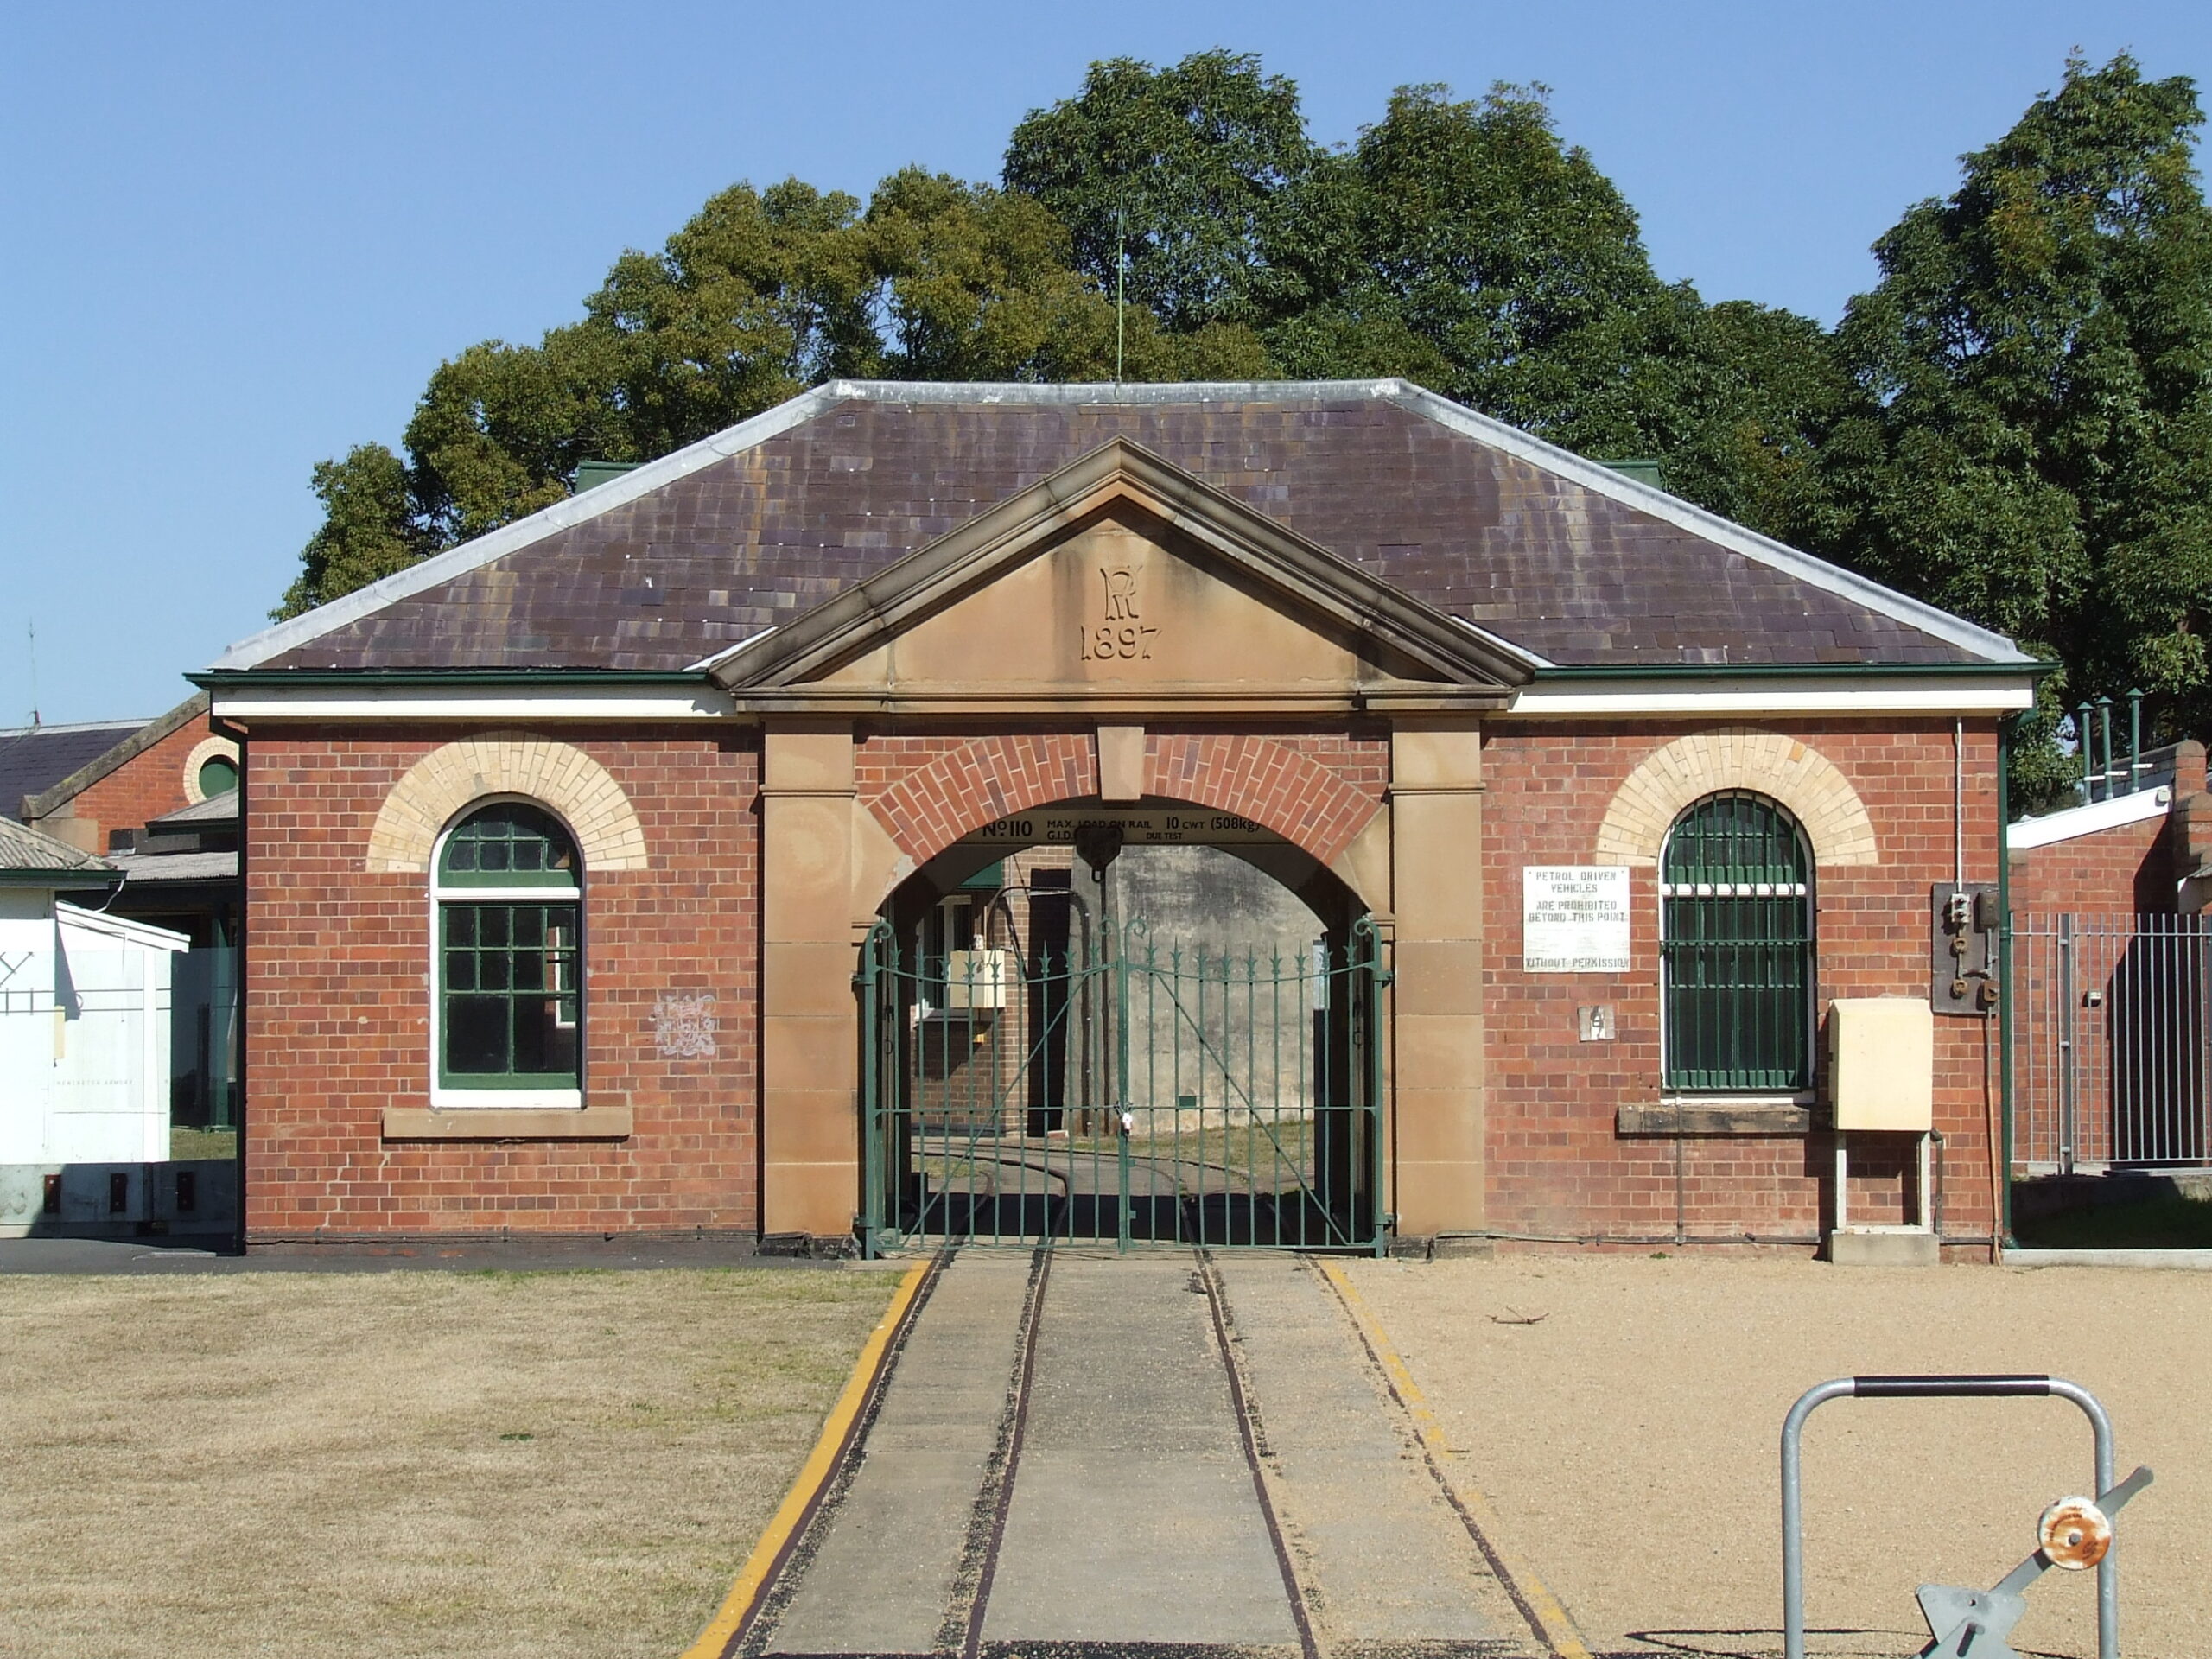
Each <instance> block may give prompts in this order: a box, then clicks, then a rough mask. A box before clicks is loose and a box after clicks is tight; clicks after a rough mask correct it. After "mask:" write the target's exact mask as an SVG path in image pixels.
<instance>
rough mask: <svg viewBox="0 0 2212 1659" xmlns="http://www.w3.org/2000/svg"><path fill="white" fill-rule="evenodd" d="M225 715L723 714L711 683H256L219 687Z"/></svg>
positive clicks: (728, 706)
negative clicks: (241, 687) (248, 686)
mask: <svg viewBox="0 0 2212 1659" xmlns="http://www.w3.org/2000/svg"><path fill="white" fill-rule="evenodd" d="M214 713H215V715H216V717H217V718H219V719H222V720H628V721H639V720H676V721H693V720H728V719H729V718H730V717H731V716H732V715H734V714H735V713H736V705H735V704H734V703H733V702H731V700H730V696H729V694H728V692H726V691H723V690H720V689H719V688H717V687H715V686H711V685H701V686H696V687H692V686H664V685H636V686H620V685H610V686H603V687H595V688H594V687H579V688H577V689H575V690H563V689H560V688H556V687H551V686H549V687H546V688H545V689H543V690H534V689H532V688H531V687H528V686H509V685H486V686H460V685H456V686H435V685H390V686H378V685H365V686H359V687H351V686H332V685H302V686H297V687H294V686H285V685H257V686H254V687H251V689H244V690H238V691H229V692H226V691H217V692H216V693H215V699H214Z"/></svg>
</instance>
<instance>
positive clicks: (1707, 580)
mask: <svg viewBox="0 0 2212 1659" xmlns="http://www.w3.org/2000/svg"><path fill="white" fill-rule="evenodd" d="M1115 436H1122V437H1127V438H1128V439H1130V440H1131V441H1133V442H1136V443H1139V444H1141V445H1142V446H1144V447H1145V448H1147V449H1150V450H1152V451H1154V453H1156V454H1160V455H1161V456H1162V457H1164V458H1165V459H1166V460H1167V461H1170V462H1172V463H1173V464H1174V465H1176V466H1179V467H1183V468H1185V470H1187V471H1189V472H1191V473H1192V474H1196V475H1197V476H1198V477H1199V478H1201V479H1204V480H1206V481H1207V482H1209V483H1211V484H1212V485H1214V486H1216V487H1217V488H1220V489H1222V490H1224V492H1226V493H1228V494H1230V495H1231V496H1234V497H1236V498H1237V499H1240V500H1242V501H1243V502H1245V503H1246V504H1247V505H1249V506H1251V507H1252V508H1253V509H1255V511H1257V512H1262V513H1264V514H1266V515H1268V517H1271V518H1274V519H1276V520H1277V521H1279V522H1281V523H1282V524H1287V526H1289V527H1290V528H1291V529H1293V530H1294V531H1297V532H1299V533H1300V535H1303V536H1305V537H1307V538H1309V539H1310V540H1312V541H1314V542H1316V543H1319V544H1320V545H1321V546H1323V547H1325V548H1327V549H1329V550H1332V552H1335V553H1337V554H1338V556H1341V557H1344V558H1345V559H1347V560H1350V561H1351V562H1352V563H1356V564H1358V565H1360V566H1362V567H1363V568H1365V569H1369V570H1370V571H1372V572H1374V573H1376V574H1377V575H1380V576H1382V577H1383V579H1384V580H1385V581H1387V582H1390V583H1391V584H1392V585H1394V586H1395V587H1396V588H1400V589H1401V590H1402V591H1404V592H1406V593H1408V594H1411V595H1413V596H1414V597H1416V598H1418V599H1421V600H1423V601H1427V603H1429V604H1432V605H1433V606H1436V607H1439V608H1440V609H1443V610H1446V611H1449V612H1452V613H1456V614H1459V615H1462V616H1465V617H1467V618H1469V619H1470V620H1477V621H1479V622H1481V623H1482V624H1483V626H1485V627H1487V628H1489V629H1491V631H1493V632H1497V633H1499V634H1502V635H1503V636H1504V637H1505V638H1507V639H1510V640H1512V641H1513V642H1515V643H1516V644H1517V645H1522V646H1524V647H1526V648H1527V649H1529V650H1530V651H1533V652H1537V653H1539V654H1540V655H1541V656H1543V657H1546V658H1549V659H1550V660H1552V661H1553V662H1554V663H1558V664H1562V665H1580V664H1592V665H1599V664H1614V665H1627V664H1638V663H1680V662H1726V663H1730V664H1768V663H1825V662H1836V663H1885V664H1945V663H1957V662H1968V661H1973V660H1975V658H1974V657H1973V655H1972V654H1971V653H1970V652H1967V651H1966V650H1965V649H1964V648H1963V647H1961V646H1960V645H1955V644H1953V643H1951V642H1950V641H1948V640H1945V639H1940V638H1938V637H1936V635H1933V634H1930V633H1928V632H1923V631H1922V630H1920V629H1918V628H1916V627H1914V626H1911V625H1910V623H1908V622H1905V621H1904V620H1898V619H1897V618H1893V617H1890V616H1885V615H1883V614H1880V613H1878V612H1875V611H1873V610H1871V609H1869V608H1867V607H1866V606H1864V605H1862V604H1860V603H1859V602H1857V601H1854V600H1853V599H1852V598H1850V597H1848V596H1847V595H1844V594H1836V593H1833V592H1830V591H1827V589H1825V588H1821V587H1818V586H1815V584H1813V583H1811V582H1807V581H1805V580H1803V579H1802V578H1800V577H1799V576H1797V575H1793V574H1791V573H1790V572H1789V571H1787V570H1783V569H1776V568H1773V567H1771V566H1769V565H1766V564H1764V563H1759V562H1758V561H1757V560H1754V559H1751V558H1750V557H1747V556H1745V555H1744V554H1743V553H1741V552H1738V551H1737V550H1733V549H1732V548H1728V547H1725V546H1722V545H1720V544H1719V543H1715V542H1713V541H1710V540H1707V539H1706V538H1705V537H1701V536H1700V535H1698V534H1697V533H1696V532H1694V531H1691V530H1688V529H1686V528H1684V527H1682V526H1681V525H1678V524H1672V523H1669V522H1667V521H1665V520H1663V519H1661V518H1656V517H1653V516H1651V515H1650V514H1649V513H1646V512H1643V511H1642V510H1640V509H1639V508H1637V506H1635V505H1631V504H1630V503H1626V502H1623V501H1620V500H1617V499H1613V498H1612V497H1611V496H1607V495H1605V494H1601V493H1599V492H1597V491H1595V490H1592V489H1591V488H1588V487H1586V486H1584V485H1582V484H1580V483H1579V482H1577V481H1575V480H1573V479H1571V478H1568V477H1566V476H1563V475H1560V474H1554V473H1552V472H1549V471H1547V470H1545V469H1544V468H1542V467H1537V466H1535V465H1534V464H1532V463H1531V462H1529V461H1525V460H1522V459H1521V458H1519V457H1518V456H1516V455H1514V454H1510V453H1508V452H1506V451H1504V450H1502V449H1498V448H1493V447H1491V445H1488V444H1485V443H1484V442H1480V441H1479V440H1478V439H1476V438H1474V437H1471V436H1469V435H1465V434H1464V433H1460V432H1457V431H1453V430H1450V429H1446V428H1444V427H1443V426H1440V424H1438V423H1436V422H1434V421H1432V420H1430V419H1427V417H1425V416H1422V415H1421V414H1420V413H1418V412H1416V411H1415V410H1409V409H1407V408H1405V407H1402V406H1401V405H1399V404H1395V403H1393V402H1390V401H1389V400H1387V399H1383V398H1379V397H1365V398H1363V397H1357V396H1354V395H1352V394H1351V393H1345V394H1344V395H1341V396H1334V397H1332V396H1313V397H1305V398H1302V399H1292V400H1288V401H1266V400H1254V401H1249V402H1234V401H1226V400H1213V401H1205V402H1197V401H1194V402H1192V403H1188V404H1181V403H1166V402H1152V403H1129V404H1113V403H1107V402H1100V403H1080V404H1078V403H1070V402H1058V403H1052V404H1022V403H1020V402H1016V401H1005V402H999V403H958V402H953V403H944V402H931V401H926V400H922V401H916V402H912V403H906V402H900V401H893V400H890V399H887V398H886V397H883V396H882V395H881V394H880V393H879V394H877V395H876V396H874V397H868V398H865V399H858V398H856V399H852V400H849V401H846V402H843V403H840V404H833V405H831V406H830V408H829V410H827V411H825V412H824V413H823V415H821V416H817V418H815V419H813V420H811V421H808V422H805V423H803V424H800V425H798V426H795V427H792V428H791V429H788V430H785V431H784V432H782V433H779V434H778V435H775V436H772V437H770V438H767V439H766V440H765V441H763V442H760V443H758V444H757V445H755V446H754V447H753V448H749V449H747V450H744V451H741V452H740V453H738V454H734V455H729V456H728V457H725V458H723V459H721V460H718V461H714V462H713V463H711V464H709V465H708V466H705V467H701V468H699V469H698V470H696V471H694V472H692V473H690V474H688V475H687V476H685V477H683V478H681V479H678V480H675V481H673V482H671V483H669V484H666V485H664V486H662V487H661V488H659V489H658V491H656V492H654V493H652V494H651V495H649V496H646V497H644V498H641V499H639V500H637V501H634V502H629V503H625V504H622V505H617V506H615V507H613V508H611V509H609V510H608V511H607V512H601V513H599V514H597V515H596V516H594V517H592V518H586V519H584V520H582V522H580V523H576V524H570V525H568V526H566V527H564V528H558V529H555V530H552V531H549V532H548V533H547V534H546V535H544V536H543V537H541V538H539V539H538V540H537V541H535V542H533V543H531V544H529V545H528V546H525V547H523V548H521V549H519V550H516V551H513V552H511V553H509V554H507V555H505V556H503V557H500V558H499V559H496V560H494V561H493V562H492V563H487V564H486V565H484V566H481V567H480V568H479V569H475V570H474V571H470V572H467V573H466V574H464V575H460V576H458V577H456V578H455V579H454V580H452V581H449V582H443V583H441V584H438V585H437V586H435V587H434V588H429V589H426V590H424V591H423V592H420V593H417V594H412V595H410V596H407V597H404V598H401V599H398V600H397V601H393V602H391V603H390V604H387V605H385V607H382V608H381V609H378V610H376V611H373V612H371V613H367V614H365V615H361V616H359V617H356V618H354V619H353V620H350V621H346V622H344V623H342V624H340V625H339V626H334V627H333V628H332V629H331V630H330V631H329V632H326V633H324V634H322V635H321V636H319V637H316V638H315V639H310V640H309V641H308V642H307V643H305V644H303V645H297V646H296V647H294V648H293V649H291V650H289V651H287V652H282V653H281V654H279V655H277V656H275V657H273V658H270V659H269V660H268V661H267V662H266V663H265V664H263V665H264V666H265V667H269V668H286V667H314V668H494V667H505V668H523V667H531V668H537V667H549V668H550V667H575V668H590V667H600V668H607V667H620V668H639V669H662V670H675V669H681V668H683V667H685V666H687V665H688V664H691V663H693V662H696V661H697V660H699V659H700V658H704V657H708V656H710V655H712V654H713V653H714V652H715V651H716V650H718V649H721V647H722V646H723V645H726V644H727V643H728V642H729V641H730V640H732V639H743V638H746V637H748V636H750V635H752V634H753V633H756V632H760V630H761V629H763V628H766V627H768V626H772V625H776V624H779V623H783V622H787V621H789V620H791V617H792V616H793V615H794V614H795V613H801V612H804V611H806V610H810V609H811V608H813V607H815V606H817V605H818V604H821V603H823V601H826V600H828V599H829V598H831V597H833V596H834V595H835V594H837V593H838V592H840V591H842V589H843V588H847V587H849V586H850V585H852V584H853V583H855V582H859V581H861V580H862V579H864V578H865V577H867V576H868V575H871V574H873V573H874V571H877V570H880V569H883V568H885V567H886V566H887V565H889V564H891V563H893V562H895V561H896V560H898V559H899V558H901V557H903V556H906V554H908V553H911V552H912V551H914V550H916V549H918V548H919V547H921V546H923V545H925V544H926V543H928V542H930V541H931V540H933V539H935V538H936V537H938V536H941V535H943V534H944V533H946V532H947V531H950V530H953V529H955V528H957V526H958V525H960V524H963V523H965V522H966V521H967V520H968V519H969V518H973V517H974V516H975V515H976V513H978V512H982V511H984V510H986V509H988V507H990V506H991V505H995V504H996V503H997V502H1000V501H1002V500H1004V499H1007V497H1008V496H1011V495H1013V494H1014V493H1017V492H1018V491H1020V490H1022V489H1024V488H1026V487H1027V486H1030V485H1032V484H1034V483H1035V482H1037V481H1038V480H1039V479H1042V478H1044V477H1046V476H1047V475H1048V474H1052V473H1053V472H1055V471H1057V470H1058V468H1060V467H1064V466H1065V465H1066V464H1067V463H1069V462H1070V461H1074V460H1075V459H1077V457H1079V456H1081V455H1083V454H1087V453H1088V452H1090V450H1092V449H1095V448H1097V447H1098V446H1099V445H1100V444H1102V443H1104V442H1107V441H1108V440H1109V438H1112V437H1115ZM648 577H650V579H651V585H650V587H648V586H647V580H646V579H647V578H648Z"/></svg>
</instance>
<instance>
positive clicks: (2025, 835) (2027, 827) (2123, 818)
mask: <svg viewBox="0 0 2212 1659" xmlns="http://www.w3.org/2000/svg"><path fill="white" fill-rule="evenodd" d="M2173 798H2174V792H2173V791H2171V789H2165V788H2159V789H2145V790H2139V791H2137V792H2136V793H2134V794H2133V795H2115V796H2113V798H2112V799H2110V800H2108V801H2091V802H2090V803H2089V804H2088V805H2086V806H2069V807H2068V808H2067V809H2066V810H2064V811H2063V812H2049V813H2045V814H2044V816H2043V817H2039V818H2022V819H2021V820H2020V821H2019V822H2018V823H2009V824H2007V825H2005V850H2006V851H2007V852H2012V853H2024V852H2026V851H2027V850H2028V849H2030V848H2031V847H2048V846H2050V845H2051V844H2052V843H2053V842H2061V841H2072V840H2075V838H2076V837H2078V836H2094V835H2096V834H2098V833H2099V832H2100V831H2101V830H2106V829H2119V828H2120V826H2121V825H2122V824H2127V823H2142V822H2143V820H2144V819H2145V818H2160V817H2164V816H2165V815H2166V810H2167V809H2168V808H2169V807H2171V805H2172V804H2173Z"/></svg>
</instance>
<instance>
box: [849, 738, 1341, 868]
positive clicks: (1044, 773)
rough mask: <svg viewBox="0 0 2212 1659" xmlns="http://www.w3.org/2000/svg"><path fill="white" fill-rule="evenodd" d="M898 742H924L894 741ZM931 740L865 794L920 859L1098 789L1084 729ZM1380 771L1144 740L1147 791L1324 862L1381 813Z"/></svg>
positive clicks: (1247, 741)
mask: <svg viewBox="0 0 2212 1659" xmlns="http://www.w3.org/2000/svg"><path fill="white" fill-rule="evenodd" d="M901 741H915V742H919V741H921V740H898V739H893V740H891V744H892V745H893V746H895V745H897V744H899V743H900V742H901ZM931 747H933V748H934V749H935V753H931V755H930V756H929V758H928V759H926V760H924V759H922V758H921V756H920V755H919V754H917V755H916V756H915V757H914V764H912V766H908V767H906V768H904V769H902V770H899V771H898V772H896V773H895V774H894V775H891V776H887V777H885V778H883V779H881V780H880V782H877V781H875V780H869V781H868V782H864V783H863V784H862V786H861V804H863V805H864V806H866V807H867V808H868V810H869V811H870V812H871V813H873V814H874V817H875V819H876V821H877V822H878V823H880V824H881V825H882V826H883V828H884V829H885V830H886V832H887V833H888V834H889V836H890V837H891V839H892V840H893V842H895V843H897V845H898V847H899V850H900V851H901V852H902V853H904V854H905V855H906V856H907V857H908V858H909V859H911V860H912V861H913V862H914V863H915V864H920V863H923V862H925V861H928V860H929V859H931V858H933V857H935V856H936V855H938V853H940V852H942V851H944V849H946V848H947V847H950V845H952V843H953V842H957V841H958V840H959V839H960V838H961V837H962V836H964V835H967V834H969V832H970V831H972V830H975V829H981V828H982V826H983V825H984V824H987V823H991V822H993V821H994V820H995V819H998V818H1002V817H1007V816H1008V815H1009V814H1012V813H1016V812H1023V811H1027V810H1030V809H1032V808H1034V807H1039V806H1046V805H1049V804H1052V803H1053V802H1055V801H1065V800H1071V799H1080V798H1084V797H1086V796H1092V795H1096V794H1097V793H1098V792H1099V785H1098V765H1097V756H1096V749H1095V747H1094V746H1093V743H1092V741H1091V738H1090V735H1089V734H1072V733H1064V734H1037V735H1022V736H1001V737H980V738H971V739H969V740H966V741H961V742H958V743H956V744H952V745H950V746H949V747H946V746H931ZM893 753H896V750H895V748H893ZM1380 779H1381V773H1380V772H1379V770H1378V772H1377V774H1376V783H1375V785H1374V786H1373V787H1372V789H1371V791H1370V790H1363V789H1360V788H1357V787H1355V786H1354V785H1353V784H1351V782H1348V781H1346V779H1344V777H1343V776H1342V775H1340V773H1339V772H1338V771H1336V770H1333V769H1332V768H1331V767H1330V766H1325V765H1323V764H1322V763H1321V762H1319V761H1318V760H1314V759H1313V757H1312V756H1310V755H1308V754H1306V753H1302V752H1300V750H1298V749H1295V748H1293V747H1290V746H1289V745H1288V744H1286V743H1283V742H1281V741H1277V740H1275V739H1273V738H1268V737H1262V736H1255V735H1249V734H1178V733H1147V734H1146V738H1145V766H1144V792H1145V793H1146V794H1147V795H1150V796H1159V797H1162V798H1168V799H1173V800H1179V801H1188V802H1190V803H1191V804H1193V805H1196V806H1204V807H1208V808H1211V809H1212V810H1215V811H1217V812H1233V813H1236V815H1237V816H1239V817H1246V818H1249V819H1251V820H1252V821H1253V822H1254V823H1258V824H1262V825H1263V826H1265V827H1266V828H1268V829H1272V830H1274V832H1275V833H1276V834H1277V835H1279V836H1281V837H1282V838H1283V839H1284V840H1285V841H1287V842H1290V843H1291V844H1292V845H1293V846H1294V847H1297V848H1299V849H1300V850H1302V851H1303V852H1305V853H1306V854H1307V855H1310V856H1311V857H1312V858H1313V860H1314V861H1316V862H1317V863H1319V864H1321V865H1323V866H1324V867H1326V866H1328V865H1330V864H1331V863H1332V862H1333V861H1335V860H1336V859H1338V857H1339V856H1340V855H1342V854H1343V853H1344V849H1346V848H1348V847H1350V846H1351V843H1352V841H1353V839H1354V838H1355V837H1357V836H1358V834H1359V832H1360V831H1361V830H1363V829H1365V828H1366V827H1367V825H1368V823H1370V821H1371V820H1372V819H1373V818H1374V817H1375V815H1376V813H1377V812H1379V811H1380V810H1382V805H1383V803H1382V798H1381V787H1380ZM870 782H874V787H870V786H869V783H870Z"/></svg>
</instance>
